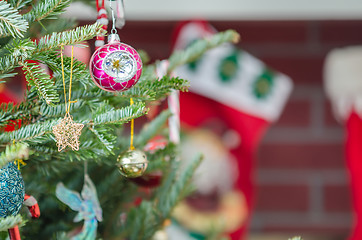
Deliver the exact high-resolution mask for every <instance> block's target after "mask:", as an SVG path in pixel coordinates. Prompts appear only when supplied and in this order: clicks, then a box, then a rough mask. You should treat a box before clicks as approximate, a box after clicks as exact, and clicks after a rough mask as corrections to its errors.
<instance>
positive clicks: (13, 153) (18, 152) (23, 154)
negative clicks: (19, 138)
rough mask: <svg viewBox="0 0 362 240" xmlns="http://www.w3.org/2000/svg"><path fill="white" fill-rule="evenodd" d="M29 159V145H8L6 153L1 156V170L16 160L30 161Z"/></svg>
mask: <svg viewBox="0 0 362 240" xmlns="http://www.w3.org/2000/svg"><path fill="white" fill-rule="evenodd" d="M28 157H29V150H28V145H27V144H23V143H16V144H11V145H8V146H6V149H5V151H4V152H2V153H1V154H0V168H2V167H3V166H5V165H6V164H7V163H9V162H13V161H15V160H16V159H28Z"/></svg>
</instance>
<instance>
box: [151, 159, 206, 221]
mask: <svg viewBox="0 0 362 240" xmlns="http://www.w3.org/2000/svg"><path fill="white" fill-rule="evenodd" d="M201 160H202V156H201V154H199V155H197V156H196V157H195V158H194V159H193V160H192V161H191V162H190V163H189V164H188V165H187V166H186V167H185V168H184V169H183V170H182V172H181V174H180V175H179V176H177V175H176V174H175V173H173V174H170V175H169V176H168V178H167V179H166V181H165V184H164V186H162V187H161V188H160V190H159V194H157V199H158V203H157V209H159V211H160V214H161V216H162V217H164V218H167V217H169V215H170V213H171V210H172V209H173V207H174V206H175V205H176V204H177V202H179V201H180V200H181V199H183V198H184V197H186V195H187V194H188V193H189V191H187V189H188V188H189V184H190V183H191V178H192V175H193V173H194V172H195V170H196V168H197V167H198V166H199V165H200V163H201ZM176 167H177V165H176ZM176 169H177V168H176ZM176 169H175V168H174V169H173V171H175V172H177V171H176Z"/></svg>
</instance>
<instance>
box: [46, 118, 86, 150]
mask: <svg viewBox="0 0 362 240" xmlns="http://www.w3.org/2000/svg"><path fill="white" fill-rule="evenodd" d="M83 127H84V124H81V123H76V122H74V121H73V117H72V116H71V115H70V114H69V113H67V114H65V116H64V118H63V119H62V120H61V121H60V122H59V123H58V124H57V125H54V126H53V133H54V135H55V138H56V140H57V146H58V151H59V152H60V151H62V150H63V149H64V148H66V147H67V146H69V147H71V148H72V150H73V151H78V150H79V144H80V142H79V136H80V134H81V131H82V129H83Z"/></svg>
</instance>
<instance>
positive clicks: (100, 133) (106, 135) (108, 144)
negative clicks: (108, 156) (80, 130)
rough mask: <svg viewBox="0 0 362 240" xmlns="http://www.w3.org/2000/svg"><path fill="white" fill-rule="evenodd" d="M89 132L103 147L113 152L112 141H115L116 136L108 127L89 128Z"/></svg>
mask: <svg viewBox="0 0 362 240" xmlns="http://www.w3.org/2000/svg"><path fill="white" fill-rule="evenodd" d="M89 130H91V132H93V133H94V135H95V136H96V137H97V139H98V140H99V141H100V142H101V143H102V144H103V146H104V148H105V149H107V150H108V151H109V152H110V153H113V152H112V151H113V148H114V143H115V141H116V137H115V136H113V135H112V134H111V133H110V131H111V130H112V129H110V128H100V129H95V128H89Z"/></svg>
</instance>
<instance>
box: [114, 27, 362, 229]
mask: <svg viewBox="0 0 362 240" xmlns="http://www.w3.org/2000/svg"><path fill="white" fill-rule="evenodd" d="M175 24H176V23H175V22H127V24H126V26H125V28H124V29H123V30H122V31H120V35H121V38H122V39H123V40H124V41H125V42H128V43H130V44H132V45H133V46H135V47H136V48H141V49H145V50H146V51H147V52H148V53H149V55H150V56H151V57H152V59H162V58H166V57H167V56H168V54H169V52H170V48H171V44H170V38H171V32H172V30H173V28H174V26H175ZM212 24H213V25H214V26H215V27H216V28H217V29H218V30H225V29H229V28H232V29H235V30H237V31H238V32H239V33H240V34H241V39H242V40H241V42H240V44H239V45H240V47H241V48H243V49H244V50H246V51H249V52H250V53H252V54H253V55H255V56H257V57H259V58H260V59H262V60H263V61H265V62H266V63H267V64H268V65H269V66H270V67H272V68H275V69H276V70H278V71H281V72H283V73H286V74H287V75H289V76H290V77H291V78H292V79H293V81H294V84H295V88H294V91H293V93H292V96H291V98H290V101H289V103H288V104H287V106H286V108H285V111H284V113H283V115H282V116H281V118H280V120H279V121H278V122H277V123H276V124H275V125H274V126H272V127H271V129H270V130H269V131H268V133H267V135H266V136H265V139H264V140H263V142H262V144H261V146H260V149H259V151H258V161H257V162H258V170H257V174H256V183H257V186H258V196H257V198H256V209H255V212H254V217H253V221H252V224H251V229H252V230H253V231H284V232H292V233H293V234H303V233H305V232H318V233H330V234H337V235H341V236H345V235H347V234H348V231H349V228H350V225H351V213H350V208H351V207H350V196H349V194H350V193H349V189H348V177H347V174H346V171H345V162H344V159H343V158H344V156H343V138H344V132H343V127H342V126H341V125H339V124H338V123H336V121H335V120H334V118H333V116H332V114H331V110H330V104H329V102H328V101H327V100H326V97H325V94H324V92H323V86H322V82H323V76H322V72H323V62H324V58H325V56H326V54H327V53H328V52H329V51H330V50H331V49H333V48H336V47H342V46H348V45H356V44H360V43H362V31H361V30H362V21H252V22H248V21H241V22H229V21H221V22H220V21H219V22H212Z"/></svg>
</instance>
